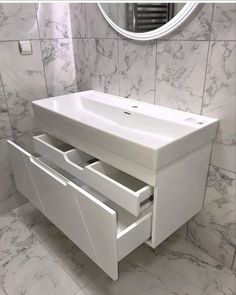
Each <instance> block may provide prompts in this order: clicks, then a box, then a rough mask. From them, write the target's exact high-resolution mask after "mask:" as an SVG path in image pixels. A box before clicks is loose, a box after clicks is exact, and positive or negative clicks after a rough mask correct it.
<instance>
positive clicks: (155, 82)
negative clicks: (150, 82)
mask: <svg viewBox="0 0 236 295" xmlns="http://www.w3.org/2000/svg"><path fill="white" fill-rule="evenodd" d="M154 64H155V71H154V79H155V80H154V100H153V104H154V105H156V104H157V102H156V95H157V39H156V40H155V62H154Z"/></svg>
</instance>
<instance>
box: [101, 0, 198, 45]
mask: <svg viewBox="0 0 236 295" xmlns="http://www.w3.org/2000/svg"><path fill="white" fill-rule="evenodd" d="M98 6H99V8H100V10H101V12H102V14H103V16H104V17H105V19H106V20H107V22H108V23H109V24H110V25H111V26H112V27H113V28H114V29H115V30H116V31H117V32H119V33H120V34H122V35H123V36H125V37H127V38H131V39H134V40H152V39H157V38H160V37H162V36H164V35H167V34H168V33H170V32H172V31H173V30H174V29H175V28H177V27H178V26H179V25H180V24H181V23H182V22H184V21H185V20H186V19H187V17H188V16H189V15H190V14H191V13H192V12H193V10H194V9H195V8H196V6H197V3H193V2H190V3H186V4H185V3H166V2H165V3H160V2H156V3H154V2H152V3H140V2H138V3H100V4H98Z"/></svg>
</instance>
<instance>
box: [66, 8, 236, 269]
mask: <svg viewBox="0 0 236 295" xmlns="http://www.w3.org/2000/svg"><path fill="white" fill-rule="evenodd" d="M70 11H71V26H72V37H73V45H74V54H75V65H76V81H77V87H78V90H87V89H95V90H100V91H103V92H107V93H111V94H117V95H121V96H125V97H129V98H133V99H138V100H141V101H145V102H148V103H153V104H158V105H163V106H167V107H171V108H175V109H179V110H184V111H187V112H193V113H197V114H204V115H207V116H212V117H216V118H219V119H220V120H221V122H220V127H219V130H218V134H217V138H216V140H215V143H214V147H213V152H212V158H211V166H210V170H209V177H208V183H207V189H206V196H205V204H204V208H203V210H202V211H201V212H200V213H199V214H198V215H197V216H196V217H195V218H193V219H192V220H191V221H190V222H189V223H188V230H187V238H188V239H189V240H191V241H192V242H193V243H194V244H195V245H196V246H198V247H200V248H202V249H204V250H205V251H206V252H208V253H209V254H211V255H212V256H214V257H215V258H217V259H218V260H219V261H220V262H222V263H223V264H225V265H227V266H228V267H231V266H232V265H233V259H234V256H235V248H236V191H235V186H236V133H235V126H236V118H235V116H236V115H235V114H236V88H235V87H236V86H235V68H236V60H235V59H236V4H215V5H213V4H210V3H209V4H204V5H203V4H201V5H199V7H198V8H197V10H196V11H195V12H194V15H192V16H191V18H190V19H189V20H187V21H186V22H185V23H184V24H183V25H182V26H181V27H180V28H179V29H178V30H177V31H175V32H174V33H172V34H170V35H168V36H165V37H163V38H162V40H157V41H150V42H135V41H131V40H126V39H124V38H122V37H121V36H119V35H117V33H116V32H115V31H114V30H113V29H112V28H110V27H109V25H108V24H107V23H106V22H105V20H104V19H103V17H102V14H101V13H100V11H99V9H98V7H97V6H96V4H70ZM190 193H191V192H190ZM182 233H183V234H184V233H185V231H184V228H183V229H182ZM234 268H235V263H234Z"/></svg>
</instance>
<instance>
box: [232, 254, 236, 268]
mask: <svg viewBox="0 0 236 295" xmlns="http://www.w3.org/2000/svg"><path fill="white" fill-rule="evenodd" d="M232 270H233V271H234V272H236V250H235V253H234V261H233V265H232Z"/></svg>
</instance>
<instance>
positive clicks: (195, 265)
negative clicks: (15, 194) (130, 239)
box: [0, 203, 234, 295]
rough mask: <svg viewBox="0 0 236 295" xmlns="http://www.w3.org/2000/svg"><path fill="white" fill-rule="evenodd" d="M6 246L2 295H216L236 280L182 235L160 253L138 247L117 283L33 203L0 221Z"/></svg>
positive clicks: (0, 259)
mask: <svg viewBox="0 0 236 295" xmlns="http://www.w3.org/2000/svg"><path fill="white" fill-rule="evenodd" d="M40 242H41V243H40ZM0 243H1V244H0V245H1V247H0V249H1V250H0V282H1V287H0V294H1V295H2V294H4V295H5V294H8V295H11V294H27V295H30V294H34V295H38V294H40V295H41V294H42V293H45V294H47V295H51V294H55V295H58V294H59V295H60V294H63V295H64V294H65V295H67V294H68V295H85V294H86V295H95V294H97V295H98V294H101V295H104V294H107V295H120V294H129V295H144V294H145V295H151V294H153V295H154V294H155V295H156V294H161V295H183V294H184V295H203V294H204V295H211V294H214V293H210V292H211V290H214V288H216V286H215V284H216V282H217V290H218V289H219V288H220V290H224V291H228V290H230V288H232V286H233V282H234V281H233V273H232V272H231V271H230V270H226V269H225V268H223V267H222V266H221V265H219V264H218V263H217V262H216V261H215V260H213V259H212V258H211V257H209V256H208V255H207V254H204V253H203V252H202V251H201V250H199V249H197V248H196V247H194V246H193V245H192V244H191V243H188V242H187V241H185V240H183V239H182V238H178V237H177V236H175V237H173V236H172V237H171V238H169V239H168V240H167V241H165V242H164V243H162V245H161V246H160V247H158V248H157V249H156V250H155V251H154V250H153V249H151V248H149V247H147V246H146V245H142V246H140V247H139V248H137V249H136V250H135V251H134V252H132V253H131V254H130V255H128V256H127V257H126V258H125V259H123V260H122V261H121V263H120V267H119V268H120V276H119V280H118V281H116V282H113V281H112V280H111V279H110V278H109V277H108V276H107V275H106V274H105V273H104V272H102V271H101V270H100V269H99V268H98V267H96V266H95V264H93V263H92V262H91V264H90V265H89V259H88V258H87V257H86V256H85V255H84V254H83V253H82V252H81V251H80V250H79V249H78V248H77V247H76V246H75V245H73V243H71V242H70V241H69V239H67V238H66V237H65V236H64V235H63V234H62V233H61V232H60V231H59V230H58V229H57V228H56V227H55V226H54V225H53V224H51V223H50V222H49V221H48V220H47V219H46V218H45V217H44V216H43V215H42V214H41V213H40V212H39V211H38V210H37V209H35V208H34V207H33V206H32V205H31V204H29V203H27V204H25V205H24V206H22V207H20V208H18V209H15V210H14V211H13V212H9V213H7V214H5V215H3V216H1V217H0ZM45 248H47V250H45ZM49 253H50V254H49ZM54 257H55V258H54ZM59 264H61V265H62V266H63V268H64V270H62V268H61V267H60V266H59ZM68 274H69V275H72V276H73V279H74V280H75V281H76V282H77V284H78V286H77V285H75V283H74V282H73V281H72V280H71V279H70V278H69V276H68ZM224 282H226V283H224ZM1 288H2V289H1ZM80 288H83V289H82V290H81V289H80ZM4 291H5V293H4ZM205 291H207V292H209V293H206V292H205ZM215 294H217V295H221V294H224V295H225V294H227V295H232V294H231V293H227V292H225V293H219V294H218V293H215ZM215 294H214V295H215Z"/></svg>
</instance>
